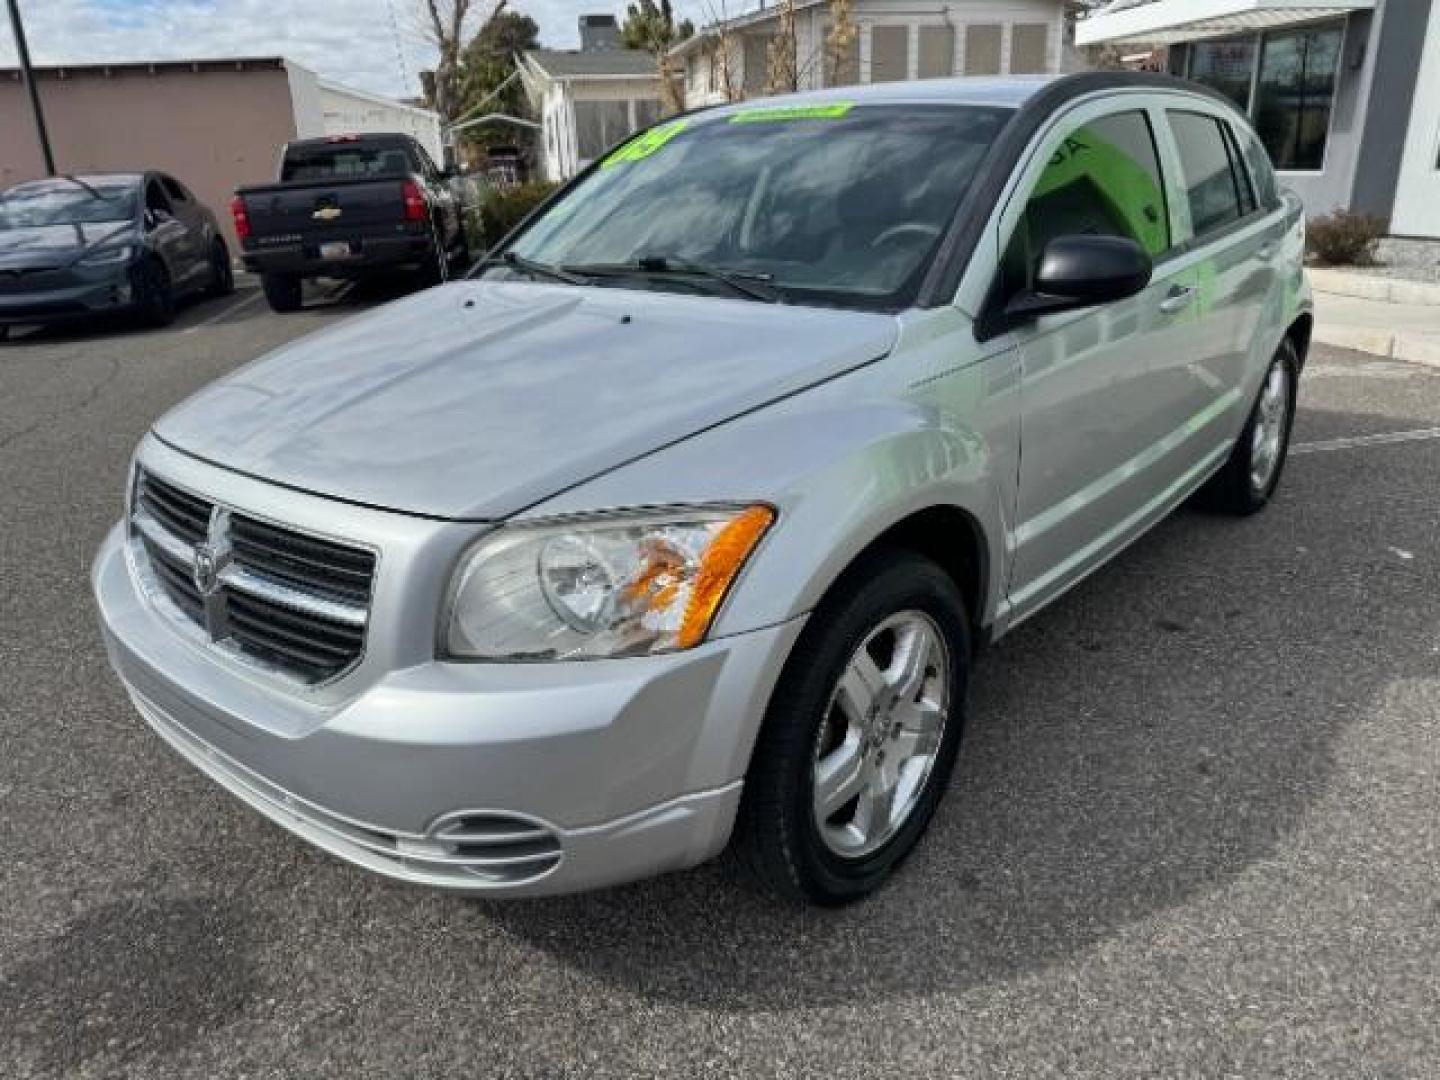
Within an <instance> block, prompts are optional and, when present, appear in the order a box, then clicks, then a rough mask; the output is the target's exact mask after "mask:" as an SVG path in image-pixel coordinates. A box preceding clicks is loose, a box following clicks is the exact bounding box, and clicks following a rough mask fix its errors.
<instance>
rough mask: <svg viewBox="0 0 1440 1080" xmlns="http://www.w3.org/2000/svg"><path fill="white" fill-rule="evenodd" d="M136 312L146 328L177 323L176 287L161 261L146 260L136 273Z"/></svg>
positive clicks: (134, 281) (134, 276) (134, 277)
mask: <svg viewBox="0 0 1440 1080" xmlns="http://www.w3.org/2000/svg"><path fill="white" fill-rule="evenodd" d="M131 284H132V287H133V288H134V290H135V312H136V315H137V316H138V317H139V319H140V322H141V323H143V324H144V325H145V326H156V327H158V326H169V325H170V324H171V323H172V322H174V321H175V287H174V285H173V284H172V283H171V281H170V272H169V271H168V270H166V269H165V264H164V263H162V262H160V260H159V259H153V258H151V259H146V260H145V261H143V262H141V263H140V264H139V265H138V266H137V267H136V268H135V271H134V274H133V277H132V282H131Z"/></svg>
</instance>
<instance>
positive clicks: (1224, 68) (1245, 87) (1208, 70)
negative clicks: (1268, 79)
mask: <svg viewBox="0 0 1440 1080" xmlns="http://www.w3.org/2000/svg"><path fill="white" fill-rule="evenodd" d="M1258 48H1259V43H1258V42H1257V41H1256V40H1255V39H1254V38H1245V39H1243V40H1240V41H1197V42H1195V43H1194V44H1192V45H1191V46H1190V70H1189V75H1190V78H1192V79H1194V80H1195V81H1196V82H1201V83H1204V84H1205V85H1206V86H1209V87H1212V88H1213V89H1215V90H1219V91H1220V93H1222V94H1224V95H1225V96H1226V97H1228V98H1229V99H1230V100H1231V101H1233V102H1234V103H1235V104H1236V105H1239V106H1240V108H1242V109H1248V108H1249V107H1250V83H1251V81H1252V80H1253V78H1254V75H1255V54H1256V52H1257V50H1258Z"/></svg>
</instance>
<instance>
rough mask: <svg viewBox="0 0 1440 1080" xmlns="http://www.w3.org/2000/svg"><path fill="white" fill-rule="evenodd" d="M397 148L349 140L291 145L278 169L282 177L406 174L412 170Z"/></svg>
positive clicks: (322, 178)
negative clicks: (374, 145) (345, 141)
mask: <svg viewBox="0 0 1440 1080" xmlns="http://www.w3.org/2000/svg"><path fill="white" fill-rule="evenodd" d="M414 171H415V170H414V168H413V167H412V162H411V160H410V156H409V155H408V154H407V153H406V152H405V151H404V150H403V149H401V148H400V147H398V146H393V147H384V148H381V147H369V146H367V147H358V146H354V145H353V144H348V143H335V144H333V145H331V144H323V145H316V146H297V147H291V148H290V149H289V150H287V151H286V152H285V161H284V164H283V165H282V166H281V168H280V179H281V180H334V179H340V178H344V177H351V176H354V177H361V176H407V175H409V174H410V173H411V172H414Z"/></svg>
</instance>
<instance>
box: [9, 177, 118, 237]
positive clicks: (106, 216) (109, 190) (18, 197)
mask: <svg viewBox="0 0 1440 1080" xmlns="http://www.w3.org/2000/svg"><path fill="white" fill-rule="evenodd" d="M134 216H135V182H134V181H133V180H126V181H124V182H119V183H117V182H116V181H113V180H111V181H101V180H57V181H54V182H52V183H45V184H27V185H25V186H24V187H18V188H12V189H11V190H9V191H7V192H5V193H4V194H0V230H4V229H33V228H36V227H39V226H44V225H94V224H99V223H101V222H107V221H113V222H121V221H129V220H130V219H131V218H132V217H134Z"/></svg>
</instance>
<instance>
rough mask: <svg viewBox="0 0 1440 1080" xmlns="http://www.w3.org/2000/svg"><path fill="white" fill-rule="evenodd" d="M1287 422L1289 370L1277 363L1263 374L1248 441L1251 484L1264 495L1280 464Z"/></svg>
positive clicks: (1288, 414) (1288, 422) (1288, 419)
mask: <svg viewBox="0 0 1440 1080" xmlns="http://www.w3.org/2000/svg"><path fill="white" fill-rule="evenodd" d="M1289 424H1290V372H1289V370H1288V369H1287V368H1286V366H1285V365H1284V364H1283V363H1280V362H1276V363H1275V364H1272V365H1271V367H1270V373H1269V374H1268V375H1267V376H1266V377H1265V386H1264V387H1263V388H1262V389H1261V391H1260V404H1259V407H1258V408H1257V409H1256V410H1255V426H1254V430H1253V431H1252V433H1251V436H1250V438H1251V443H1250V486H1251V488H1252V489H1253V490H1254V491H1255V492H1256V493H1257V494H1262V495H1263V494H1264V493H1265V491H1266V490H1267V489H1268V488H1269V486H1270V481H1271V480H1272V479H1274V476H1275V470H1276V468H1277V467H1278V466H1279V464H1280V456H1281V450H1282V447H1283V446H1284V442H1285V434H1286V430H1287V429H1288V427H1289Z"/></svg>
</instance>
